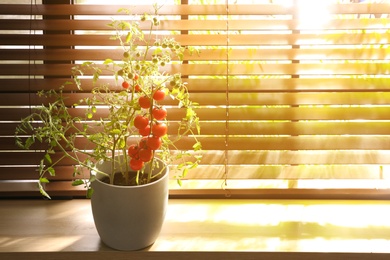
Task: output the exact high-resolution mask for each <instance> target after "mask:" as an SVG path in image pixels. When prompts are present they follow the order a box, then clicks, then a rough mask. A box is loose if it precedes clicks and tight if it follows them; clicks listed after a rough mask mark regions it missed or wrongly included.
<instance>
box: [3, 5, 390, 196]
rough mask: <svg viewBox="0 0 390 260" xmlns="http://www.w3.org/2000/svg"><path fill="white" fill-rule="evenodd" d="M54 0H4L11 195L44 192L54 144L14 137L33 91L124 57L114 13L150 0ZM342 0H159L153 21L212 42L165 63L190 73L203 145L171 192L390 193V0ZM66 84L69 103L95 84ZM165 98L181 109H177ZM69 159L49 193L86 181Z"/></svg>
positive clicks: (191, 41) (184, 38)
mask: <svg viewBox="0 0 390 260" xmlns="http://www.w3.org/2000/svg"><path fill="white" fill-rule="evenodd" d="M53 2H55V3H54V4H50V5H48V4H40V3H37V2H35V3H34V4H30V3H29V2H27V3H26V4H1V5H0V17H1V19H2V21H1V23H0V60H1V62H0V95H1V98H0V169H1V170H0V180H1V181H0V194H2V195H3V196H10V195H37V194H39V193H38V191H37V190H36V189H35V186H34V185H33V184H31V180H35V179H36V177H37V172H36V168H37V166H36V165H37V163H38V162H39V159H40V158H41V156H42V155H43V151H42V150H40V149H39V148H37V149H36V150H31V151H22V150H18V148H17V147H16V146H15V144H14V142H15V141H14V136H13V134H14V129H15V126H16V125H17V123H18V121H19V120H20V118H21V117H23V116H26V115H28V114H29V113H31V110H32V109H33V108H34V106H36V105H40V104H41V103H42V102H44V101H42V100H40V99H39V98H38V97H37V95H36V91H38V90H41V89H51V88H56V87H58V86H60V85H61V84H62V83H63V82H65V81H67V80H68V78H69V77H70V68H71V67H72V66H74V64H75V63H80V62H82V61H85V60H94V61H102V60H104V59H106V58H113V59H120V58H121V52H120V51H118V50H116V49H115V46H116V42H115V41H112V40H110V39H109V34H110V32H109V28H108V26H107V23H108V22H109V21H110V19H111V17H116V16H117V15H118V13H117V10H118V9H119V8H120V7H127V8H129V9H131V10H133V12H134V13H139V14H142V13H144V12H147V13H149V12H151V11H152V10H153V9H152V7H151V6H148V5H135V6H123V5H96V4H82V3H81V4H77V2H76V3H74V4H67V3H66V2H64V1H62V3H61V2H60V1H58V2H56V1H51V3H53ZM90 2H92V1H90ZM313 2H315V3H317V4H316V5H313V4H312V3H313ZM319 2H321V3H325V4H326V5H324V6H322V5H320V4H318V3H319ZM339 2H342V1H251V2H250V3H249V4H248V3H246V2H244V1H242V3H241V2H240V1H235V3H229V4H227V3H225V1H221V2H218V1H211V2H210V3H208V2H207V3H206V1H191V0H188V1H182V3H180V4H167V5H164V6H162V7H161V8H160V10H159V13H160V15H162V16H163V17H162V22H161V25H160V27H159V30H158V31H156V32H155V33H156V34H161V33H171V34H172V36H173V37H175V39H176V40H177V41H179V42H180V43H181V44H182V45H188V46H198V47H199V48H200V49H201V54H200V55H199V56H197V55H193V56H186V57H185V62H184V63H183V64H181V65H178V64H170V65H167V66H166V69H167V71H171V72H178V71H179V72H181V73H182V75H183V76H184V77H186V78H187V80H186V81H187V82H188V85H189V89H190V92H191V97H192V99H193V100H194V101H195V102H198V103H199V104H200V107H199V108H198V110H197V113H198V115H199V117H200V118H201V135H200V136H199V139H200V140H201V142H202V145H203V153H204V156H203V159H202V162H201V165H200V166H199V167H198V168H196V169H194V170H192V171H191V172H190V173H189V174H188V177H187V179H186V180H184V181H183V186H182V187H179V186H178V185H177V184H176V182H175V181H174V180H173V179H172V183H171V195H172V196H206V197H213V196H216V197H223V196H233V197H234V196H235V197H239V196H255V197H284V198H297V197H312V198H313V197H345V198H346V197H365V198H367V197H383V196H386V195H388V194H389V192H388V190H387V188H388V187H389V174H390V170H389V167H388V164H389V163H390V150H389V148H390V113H389V112H390V92H389V89H390V87H389V83H390V79H389V70H390V66H389V62H388V60H389V58H390V36H389V35H390V34H389V29H390V19H389V17H388V15H387V14H389V13H390V5H389V4H369V3H339ZM344 2H346V1H344ZM306 10H310V11H309V12H307V11H306ZM89 87H92V86H91V84H90V85H89ZM69 94H70V97H71V98H70V99H69V106H70V109H74V108H71V105H72V102H75V101H77V100H79V99H80V97H84V96H85V95H87V94H86V93H80V92H77V91H76V89H73V90H72V91H71V92H70V93H69ZM166 105H167V106H168V114H169V120H172V121H174V120H177V119H178V118H179V117H180V116H181V115H180V111H176V110H175V109H173V108H169V105H170V103H169V101H166ZM187 146H188V145H187V144H186V141H185V140H184V141H183V142H182V143H181V147H180V148H188V147H187ZM72 169H73V166H72V165H70V164H69V162H66V161H64V163H63V165H61V166H60V167H58V169H57V176H55V177H50V179H51V183H50V184H48V185H47V190H48V191H49V193H50V194H51V195H52V196H55V195H59V196H68V195H69V196H82V195H83V194H84V191H83V190H82V189H81V188H75V187H72V186H71V185H70V182H71V179H72Z"/></svg>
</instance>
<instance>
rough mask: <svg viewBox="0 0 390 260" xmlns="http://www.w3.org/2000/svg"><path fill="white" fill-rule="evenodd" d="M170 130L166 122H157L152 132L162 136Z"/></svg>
mask: <svg viewBox="0 0 390 260" xmlns="http://www.w3.org/2000/svg"><path fill="white" fill-rule="evenodd" d="M167 132H168V127H167V125H166V124H165V123H157V124H154V125H153V126H152V133H153V135H155V136H158V137H161V136H164V135H166V134H167Z"/></svg>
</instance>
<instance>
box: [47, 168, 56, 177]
mask: <svg viewBox="0 0 390 260" xmlns="http://www.w3.org/2000/svg"><path fill="white" fill-rule="evenodd" d="M47 171H48V172H49V174H50V176H55V175H56V170H54V168H53V167H49V168H47Z"/></svg>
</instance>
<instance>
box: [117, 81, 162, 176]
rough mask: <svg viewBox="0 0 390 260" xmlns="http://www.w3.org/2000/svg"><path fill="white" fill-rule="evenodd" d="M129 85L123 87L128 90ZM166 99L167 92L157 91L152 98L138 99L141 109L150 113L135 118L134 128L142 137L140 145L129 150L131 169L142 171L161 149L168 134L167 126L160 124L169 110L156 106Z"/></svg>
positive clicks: (141, 97) (132, 146) (144, 96)
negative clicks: (158, 102)
mask: <svg viewBox="0 0 390 260" xmlns="http://www.w3.org/2000/svg"><path fill="white" fill-rule="evenodd" d="M124 82H126V81H124ZM127 84H129V83H126V84H125V83H123V84H122V86H123V87H124V88H128V87H129V86H127ZM126 86H127V87H126ZM164 98H165V91H164V90H162V89H157V90H155V91H154V92H153V93H152V95H151V97H148V96H146V95H143V96H140V97H139V99H138V103H139V105H140V107H141V108H143V109H145V110H148V112H145V113H144V114H139V115H137V116H136V117H135V118H134V126H135V128H137V129H138V132H139V134H140V135H141V136H142V138H141V140H140V141H139V142H138V144H132V145H130V147H129V148H128V155H129V156H130V158H131V160H130V167H131V168H132V169H133V170H134V171H138V170H141V169H142V168H143V166H144V164H145V162H149V161H150V160H151V159H152V158H153V155H154V151H155V150H157V149H159V148H160V147H161V144H162V140H161V137H163V136H164V135H166V134H167V131H168V127H167V124H166V123H164V122H160V121H161V120H165V118H166V116H167V110H166V109H165V108H164V107H162V106H158V105H157V104H156V102H157V101H161V100H163V99H164ZM152 106H153V107H152ZM151 107H152V108H151Z"/></svg>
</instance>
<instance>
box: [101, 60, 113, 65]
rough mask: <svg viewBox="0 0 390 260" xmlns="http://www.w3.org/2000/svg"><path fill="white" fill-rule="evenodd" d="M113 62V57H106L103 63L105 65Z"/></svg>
mask: <svg viewBox="0 0 390 260" xmlns="http://www.w3.org/2000/svg"><path fill="white" fill-rule="evenodd" d="M111 63H114V61H113V60H112V59H106V60H105V61H104V62H103V64H104V65H107V64H111Z"/></svg>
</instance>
